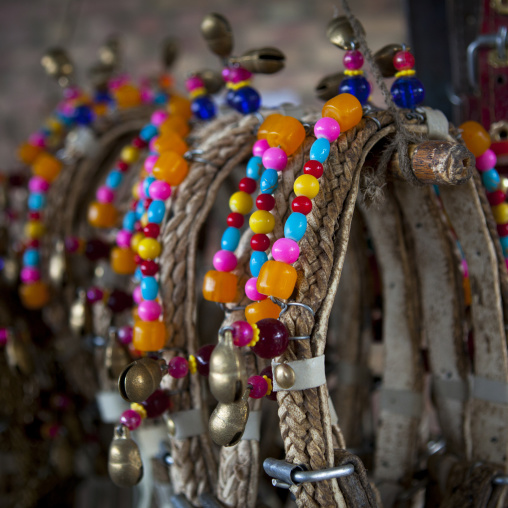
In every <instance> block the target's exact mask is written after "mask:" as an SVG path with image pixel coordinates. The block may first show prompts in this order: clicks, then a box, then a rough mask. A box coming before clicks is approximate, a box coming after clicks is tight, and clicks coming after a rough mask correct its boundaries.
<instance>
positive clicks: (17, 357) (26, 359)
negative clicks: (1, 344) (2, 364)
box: [5, 332, 34, 376]
mask: <svg viewBox="0 0 508 508" xmlns="http://www.w3.org/2000/svg"><path fill="white" fill-rule="evenodd" d="M5 356H6V359H7V364H8V365H9V367H10V369H11V370H12V371H14V372H19V373H21V374H23V375H25V376H29V375H30V374H32V372H33V370H34V364H33V361H32V357H31V356H30V353H29V351H28V347H27V346H26V344H25V343H24V342H23V341H22V340H21V339H20V338H19V337H16V335H15V334H14V333H12V332H9V337H8V340H7V344H6V346H5Z"/></svg>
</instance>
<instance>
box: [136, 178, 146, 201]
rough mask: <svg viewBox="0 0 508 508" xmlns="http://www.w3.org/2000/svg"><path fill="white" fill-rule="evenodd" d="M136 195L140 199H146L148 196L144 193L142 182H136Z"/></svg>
mask: <svg viewBox="0 0 508 508" xmlns="http://www.w3.org/2000/svg"><path fill="white" fill-rule="evenodd" d="M138 195H139V197H140V199H146V198H147V197H148V196H147V195H146V194H145V189H144V187H143V182H138Z"/></svg>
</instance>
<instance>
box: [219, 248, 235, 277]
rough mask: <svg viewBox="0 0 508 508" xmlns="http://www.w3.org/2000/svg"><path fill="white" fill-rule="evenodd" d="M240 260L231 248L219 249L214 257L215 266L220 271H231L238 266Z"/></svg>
mask: <svg viewBox="0 0 508 508" xmlns="http://www.w3.org/2000/svg"><path fill="white" fill-rule="evenodd" d="M237 264H238V260H237V259H236V256H235V254H234V252H231V251H229V250H219V251H217V252H216V253H215V256H214V257H213V266H214V267H215V269H216V270H219V272H231V271H232V270H234V269H235V268H236V265H237Z"/></svg>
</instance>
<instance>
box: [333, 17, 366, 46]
mask: <svg viewBox="0 0 508 508" xmlns="http://www.w3.org/2000/svg"><path fill="white" fill-rule="evenodd" d="M360 27H361V29H362V35H364V36H365V30H364V28H363V26H362V25H360ZM326 36H327V37H328V40H329V41H330V42H331V43H332V44H334V45H335V46H337V47H339V48H340V49H343V50H349V49H353V47H354V45H355V43H356V42H357V41H356V36H355V33H354V31H353V27H352V26H351V24H350V23H349V21H348V19H347V18H346V16H339V17H338V18H334V19H332V20H331V21H330V23H328V26H327V27H326Z"/></svg>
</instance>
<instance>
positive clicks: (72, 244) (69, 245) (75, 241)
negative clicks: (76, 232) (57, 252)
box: [65, 236, 79, 253]
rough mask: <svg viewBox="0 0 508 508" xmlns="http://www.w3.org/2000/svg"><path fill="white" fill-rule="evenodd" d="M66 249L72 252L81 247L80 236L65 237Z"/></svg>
mask: <svg viewBox="0 0 508 508" xmlns="http://www.w3.org/2000/svg"><path fill="white" fill-rule="evenodd" d="M65 249H66V250H67V252H70V253H72V252H76V251H77V250H78V249H79V238H76V237H75V236H68V237H67V238H66V239H65Z"/></svg>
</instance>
